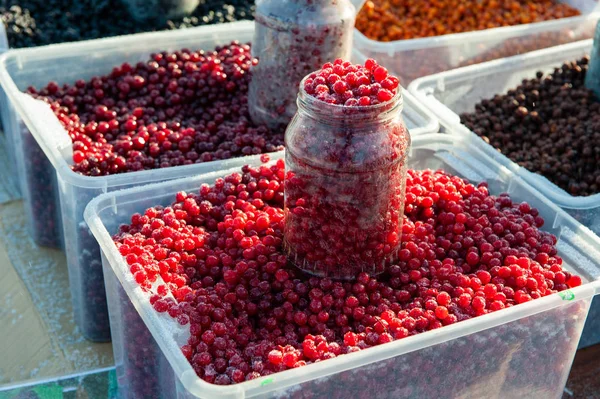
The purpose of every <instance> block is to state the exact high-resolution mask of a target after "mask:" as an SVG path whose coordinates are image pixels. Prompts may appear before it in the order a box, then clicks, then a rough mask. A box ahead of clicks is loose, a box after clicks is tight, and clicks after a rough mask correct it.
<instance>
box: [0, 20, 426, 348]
mask: <svg viewBox="0 0 600 399" xmlns="http://www.w3.org/2000/svg"><path fill="white" fill-rule="evenodd" d="M253 30H254V24H253V23H252V22H234V23H231V24H223V25H213V26H204V27H198V28H192V29H185V30H181V31H170V32H156V33H144V34H139V35H131V36H121V37H116V38H107V39H100V40H92V41H87V42H78V43H68V44H57V45H52V46H46V47H40V48H35V49H23V50H15V51H11V52H10V53H8V54H6V55H5V56H4V57H3V58H2V57H0V84H2V85H3V86H4V87H5V88H6V91H7V94H8V97H9V99H10V101H11V104H12V106H14V108H15V110H16V111H17V113H18V114H16V115H14V116H13V117H14V120H15V121H17V122H15V123H16V125H17V128H16V129H15V131H16V132H17V133H18V134H17V135H16V136H15V137H16V139H17V140H16V147H15V153H16V154H17V160H18V166H19V169H20V171H21V174H22V175H23V176H25V177H26V178H25V179H23V180H22V193H23V197H24V200H25V209H26V213H27V220H28V224H29V230H30V232H31V234H32V236H33V237H34V239H35V240H36V242H37V243H38V244H42V245H48V246H56V247H60V246H61V242H62V237H63V234H62V232H63V231H64V241H65V242H66V243H67V245H66V252H67V262H68V266H69V276H70V280H71V290H72V297H73V304H74V309H75V312H76V320H77V323H78V326H79V328H80V329H81V330H82V332H83V333H84V335H85V336H86V337H87V338H89V339H92V340H98V341H103V340H104V341H105V340H108V339H109V331H108V315H107V311H106V300H105V293H104V283H103V280H102V278H101V273H102V272H101V262H100V250H99V247H98V244H97V243H96V241H95V240H94V238H93V237H91V234H90V232H89V230H88V228H87V226H86V224H85V222H84V221H83V211H84V209H85V206H86V205H87V204H88V202H89V201H90V200H91V199H92V198H94V197H96V196H97V195H99V194H101V193H105V192H108V191H114V190H120V189H123V188H126V187H132V186H137V185H141V184H145V183H151V182H158V181H164V180H169V179H175V178H180V177H184V176H191V175H196V174H200V173H205V172H208V171H212V170H218V169H223V168H225V167H233V166H235V165H241V164H244V163H247V162H248V160H246V159H239V160H230V161H224V162H210V163H204V164H197V165H190V166H181V167H174V168H167V169H157V170H149V171H143V172H136V173H127V174H121V175H113V176H105V177H90V176H82V175H79V174H77V173H75V172H73V171H72V170H71V169H70V166H69V165H70V164H71V163H72V146H71V140H70V139H69V137H68V136H67V134H66V132H65V130H64V129H63V128H62V126H61V125H60V123H59V122H58V119H57V118H56V117H55V116H54V114H53V113H52V112H51V111H50V109H49V108H48V107H47V106H46V105H44V104H43V103H42V102H40V101H37V100H34V99H33V98H32V97H30V96H28V95H26V94H23V93H22V92H21V91H22V90H24V89H26V88H27V87H28V86H30V85H35V86H38V87H40V86H42V85H44V84H46V83H47V82H48V81H50V80H56V81H57V82H59V83H65V82H74V81H75V80H77V79H89V78H91V77H92V76H94V75H98V74H103V73H107V72H110V71H111V70H112V67H113V66H114V65H117V64H120V63H123V62H126V61H128V62H132V63H135V62H138V61H140V60H143V59H145V58H146V57H148V55H149V54H150V53H152V52H155V51H162V50H175V49H180V48H184V47H188V48H206V49H211V48H214V47H215V46H216V45H218V44H225V43H227V42H230V41H232V40H240V41H249V40H250V39H251V38H252V35H253ZM404 115H405V120H406V122H407V125H408V127H409V129H413V130H411V132H412V134H413V135H418V134H422V133H427V132H436V131H437V130H438V123H437V120H436V119H435V118H434V117H433V116H432V114H431V113H430V112H429V111H427V110H426V109H425V107H423V106H422V105H419V104H418V103H416V102H415V101H414V99H413V97H412V96H406V97H405V111H404ZM19 118H22V121H19ZM55 172H56V173H55ZM56 194H58V195H56ZM59 197H60V199H59ZM61 224H62V226H63V227H62V228H61Z"/></svg>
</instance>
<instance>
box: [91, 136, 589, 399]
mask: <svg viewBox="0 0 600 399" xmlns="http://www.w3.org/2000/svg"><path fill="white" fill-rule="evenodd" d="M409 167H412V168H418V169H421V168H434V169H444V170H446V171H448V172H451V173H454V174H458V175H461V176H463V177H465V178H467V179H470V180H473V181H484V180H485V181H487V182H488V183H489V187H490V190H491V192H492V193H496V194H497V193H500V192H508V193H510V194H511V196H512V197H513V199H515V200H519V201H521V200H527V201H528V202H529V203H530V204H532V206H535V207H537V208H538V209H539V210H540V215H541V216H542V217H544V218H545V220H546V225H545V229H546V230H548V231H551V232H552V233H554V234H556V235H557V236H558V237H559V242H558V246H557V248H558V251H559V254H560V255H561V256H562V257H563V258H564V264H565V265H566V267H567V268H568V269H570V270H571V271H574V272H576V273H578V274H579V275H581V276H582V277H583V279H584V284H583V285H582V286H580V287H577V288H576V289H573V290H569V291H565V292H563V293H561V294H554V295H551V296H549V297H546V298H541V299H539V300H535V301H531V302H528V303H526V304H522V305H519V306H516V307H513V308H510V309H505V310H501V311H498V312H495V313H492V314H488V315H485V316H482V317H478V318H475V319H471V320H468V321H464V322H460V323H457V324H454V325H452V326H447V327H443V328H441V329H438V330H435V331H429V332H426V333H423V334H419V335H416V336H413V337H409V338H406V339H403V340H400V341H395V342H392V343H389V344H385V345H381V346H378V347H375V348H371V349H368V350H365V351H361V352H357V353H353V354H350V355H345V356H341V357H339V358H336V359H331V360H327V361H324V362H320V363H316V364H313V365H310V366H306V367H301V368H298V369H293V370H289V371H285V372H283V373H277V374H272V375H270V376H268V377H262V378H259V379H256V380H252V381H248V382H244V383H242V384H238V385H233V386H215V385H211V384H208V383H206V382H204V381H202V380H200V379H199V378H197V376H196V374H195V372H194V371H193V369H192V368H191V366H190V364H189V363H188V361H187V360H186V359H185V357H184V356H183V354H182V353H181V350H180V349H179V347H180V345H182V344H183V343H185V342H186V340H187V337H188V336H189V332H188V331H186V328H182V327H181V326H179V324H178V323H177V322H176V321H174V320H173V319H171V318H170V317H169V316H167V315H165V314H159V313H156V312H155V311H154V309H153V308H152V306H151V305H150V304H149V299H148V294H147V293H143V292H142V291H141V289H140V288H139V286H138V285H137V283H135V281H133V277H132V276H131V274H130V272H129V270H128V267H127V264H126V262H125V260H124V259H123V257H122V256H121V255H120V254H119V253H118V251H117V250H116V247H115V245H114V243H113V241H112V239H111V234H112V233H114V232H116V231H117V229H118V226H119V225H120V224H121V223H125V222H128V221H129V220H130V216H131V215H132V214H133V213H135V212H140V211H143V210H145V209H146V208H148V207H150V206H154V205H159V204H162V205H167V204H169V203H171V202H172V201H173V199H174V198H175V194H176V193H177V192H178V191H180V190H184V191H188V192H190V191H193V190H197V189H198V187H199V186H200V184H202V183H212V182H213V181H214V179H215V178H217V177H223V176H225V175H226V174H228V172H226V171H221V172H214V173H211V174H208V175H204V176H195V177H190V178H187V179H181V180H177V181H171V182H166V183H161V184H156V185H151V186H146V187H138V188H135V189H131V190H126V191H120V192H114V193H109V194H105V195H102V196H101V197H99V198H96V199H95V200H94V201H92V203H90V205H89V206H88V208H87V209H86V220H87V222H88V224H89V225H90V228H91V229H92V231H93V232H94V236H95V237H96V238H97V239H98V241H99V242H100V245H101V247H102V251H103V255H104V257H103V266H104V272H105V278H106V280H107V295H108V297H109V303H110V312H111V315H122V314H123V308H126V307H127V306H129V305H128V304H127V303H123V301H122V300H120V299H119V298H122V297H119V295H120V293H119V289H120V288H123V289H124V291H125V292H126V294H127V296H128V297H129V298H130V300H131V302H132V303H133V306H134V307H135V309H137V312H138V314H139V315H140V316H141V318H142V320H143V321H144V324H145V325H146V327H147V328H148V329H149V330H150V332H151V334H152V336H153V337H154V339H155V341H156V342H157V344H158V347H159V348H160V351H161V352H162V353H163V354H164V356H165V357H166V359H167V360H168V364H164V365H162V364H160V362H157V361H155V359H153V358H147V359H146V362H145V363H144V365H151V364H160V365H159V366H158V373H156V374H153V375H147V376H145V377H144V378H146V379H148V380H150V379H153V380H154V381H157V383H158V384H159V386H160V388H161V390H160V391H159V393H156V395H157V396H161V397H179V398H210V399H217V398H228V399H233V398H240V399H241V398H307V397H319V398H322V397H329V398H332V399H334V398H350V397H352V398H359V397H378V398H379V397H382V398H400V397H402V398H425V397H489V398H497V397H502V398H519V397H528V398H544V399H546V398H559V397H561V395H562V392H563V388H564V386H565V383H566V380H567V376H568V374H569V370H570V367H571V362H572V359H573V356H574V355H575V350H576V348H577V343H578V341H579V337H580V334H581V331H582V329H583V324H584V322H585V318H586V315H587V311H588V309H589V305H590V302H591V299H592V297H593V296H594V295H595V294H597V293H600V280H598V279H599V278H600V253H599V252H598V248H600V239H599V238H598V237H597V236H595V235H594V234H592V233H591V232H590V231H589V230H588V229H586V228H584V227H583V226H581V225H580V224H579V223H577V222H576V221H575V220H574V219H573V218H571V217H570V216H569V215H567V214H566V213H565V212H564V211H562V210H560V209H559V208H558V207H556V206H555V205H553V204H552V203H551V202H549V201H548V200H547V199H545V198H543V197H542V196H541V195H540V194H539V193H538V192H537V191H535V190H534V189H533V188H531V187H530V186H528V185H527V184H525V183H524V182H523V180H522V179H520V178H518V177H516V176H514V175H513V174H512V173H511V172H509V171H507V170H506V169H505V168H503V167H501V166H500V165H498V164H497V163H495V162H494V161H492V160H491V159H489V158H488V157H486V156H485V155H484V154H483V153H482V152H481V151H480V150H478V149H473V148H471V147H470V146H469V142H468V141H467V140H465V139H464V138H460V137H452V136H449V135H425V136H420V137H416V138H414V139H413V147H412V153H411V154H410V155H409ZM111 321H112V325H111V328H112V331H113V339H114V345H115V360H116V364H117V368H118V369H121V371H120V372H119V373H126V372H127V371H126V368H127V363H126V362H123V359H124V357H126V356H128V355H127V353H124V352H123V348H126V340H127V337H126V336H123V335H122V331H123V330H125V329H128V328H129V327H130V326H132V328H137V327H136V326H135V325H132V324H130V323H131V322H130V319H128V318H127V317H123V318H118V317H117V316H115V317H113V319H112V320H111ZM188 328H189V327H188ZM136 333H137V334H140V335H141V334H145V332H144V331H142V330H139V331H138V330H136ZM140 349H141V348H136V350H140ZM150 372H152V370H150ZM171 375H173V376H174V378H175V381H176V387H175V390H170V389H172V386H170V385H169V384H162V383H160V382H159V381H160V378H164V377H165V376H171ZM163 387H164V389H163ZM142 396H143V395H141V394H140V395H138V394H137V393H136V392H130V395H128V397H142Z"/></svg>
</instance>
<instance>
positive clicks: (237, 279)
mask: <svg viewBox="0 0 600 399" xmlns="http://www.w3.org/2000/svg"><path fill="white" fill-rule="evenodd" d="M265 158H267V157H266V156H265ZM284 175H285V172H284V162H283V161H281V160H279V161H277V162H276V163H274V164H272V165H263V166H260V167H256V168H254V167H248V166H246V167H244V168H242V173H233V174H231V175H229V176H227V177H225V178H224V179H217V180H216V181H215V183H214V185H213V186H209V185H207V184H204V185H202V186H201V188H200V190H199V192H198V193H190V194H187V193H184V192H180V193H178V194H177V196H176V201H175V202H174V203H173V204H172V205H171V206H167V207H161V206H158V207H154V208H149V209H147V210H146V212H145V213H144V214H136V215H133V217H132V219H131V224H130V225H123V226H121V228H120V231H119V233H118V234H117V235H115V236H114V241H115V243H116V245H117V247H118V250H119V252H120V253H121V254H122V255H123V256H124V257H125V259H126V261H127V264H128V265H129V267H130V271H131V273H132V274H133V276H134V277H135V280H136V281H137V282H138V283H139V284H140V285H141V287H142V288H143V289H144V290H147V291H151V296H150V303H151V304H152V305H153V307H154V309H156V311H158V312H167V313H168V314H169V315H170V316H171V317H173V318H176V319H177V321H178V322H179V323H180V324H181V325H189V329H190V334H191V335H190V337H189V340H188V343H187V344H186V345H184V346H183V347H182V351H183V354H184V355H185V356H186V357H187V358H188V359H189V361H190V363H191V365H192V367H193V368H194V370H195V371H196V372H197V374H198V376H199V377H200V378H202V379H204V380H205V381H208V382H210V383H215V384H222V385H226V384H234V383H239V382H242V381H245V380H251V379H254V378H258V377H260V376H266V375H269V374H272V373H276V372H279V371H282V370H286V369H290V368H296V367H301V366H304V365H306V364H309V363H313V362H317V361H321V360H325V359H331V358H334V357H336V356H339V355H343V354H346V353H351V352H356V351H360V350H362V349H366V348H369V347H372V346H375V345H379V344H384V343H387V342H390V341H393V340H398V339H402V338H405V337H408V336H412V335H415V334H419V333H421V332H425V331H429V330H433V329H436V328H440V327H443V326H446V325H450V324H454V323H456V322H460V321H463V320H467V319H470V318H473V317H476V316H480V315H484V314H487V313H490V312H494V311H497V310H500V309H503V308H507V307H512V306H515V305H518V304H520V303H524V302H527V301H530V300H533V299H537V298H540V297H543V296H546V295H549V294H552V293H556V292H558V291H562V290H565V289H568V288H570V287H575V286H578V285H580V284H581V279H580V277H578V276H576V275H573V274H571V273H569V272H568V271H566V270H564V269H563V268H562V266H561V265H562V259H561V258H560V257H559V256H558V255H557V250H556V246H555V244H556V241H557V240H556V237H554V236H553V235H551V234H549V233H546V232H543V231H541V230H539V228H540V227H541V226H542V225H543V223H544V221H543V220H542V218H541V217H540V216H539V214H538V211H537V210H536V209H533V208H531V207H530V206H529V205H528V204H527V203H520V204H519V203H513V202H512V201H511V199H510V197H509V196H508V195H506V194H501V195H500V196H492V195H490V194H489V193H488V189H487V185H486V184H484V183H482V184H479V185H478V186H474V185H472V184H469V183H468V182H466V181H465V180H463V179H461V178H459V177H456V176H451V175H448V174H446V173H444V172H441V171H435V172H434V171H431V170H424V171H415V170H410V171H409V173H408V179H407V189H406V190H407V195H406V207H405V218H404V225H403V231H402V235H403V242H402V249H401V251H400V260H399V261H398V262H397V263H396V264H394V265H392V266H391V267H390V268H389V269H388V271H387V273H385V274H382V275H380V276H378V277H377V278H373V277H370V276H368V275H367V274H365V273H362V274H360V275H359V276H358V278H357V279H356V281H354V282H339V281H333V280H331V279H329V278H318V277H309V276H306V275H304V274H302V272H300V271H299V270H298V269H296V268H295V267H291V266H289V265H288V264H287V259H286V257H285V255H284V253H283V250H282V241H283V233H282V232H283V227H284V213H283V181H284V177H285V176H284ZM154 283H157V287H156V288H152V286H153V284H154ZM492 331H494V330H492Z"/></svg>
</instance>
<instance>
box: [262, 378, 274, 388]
mask: <svg viewBox="0 0 600 399" xmlns="http://www.w3.org/2000/svg"><path fill="white" fill-rule="evenodd" d="M272 382H273V379H272V378H267V379H265V380H264V381H263V382H261V383H260V386H261V387H262V386H265V385H269V384H270V383H272Z"/></svg>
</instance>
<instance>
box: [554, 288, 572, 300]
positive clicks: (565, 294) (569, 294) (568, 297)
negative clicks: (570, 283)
mask: <svg viewBox="0 0 600 399" xmlns="http://www.w3.org/2000/svg"><path fill="white" fill-rule="evenodd" d="M558 295H560V297H561V298H562V299H563V301H572V300H573V299H575V294H573V291H571V290H566V291H562V292H559V293H558Z"/></svg>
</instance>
